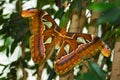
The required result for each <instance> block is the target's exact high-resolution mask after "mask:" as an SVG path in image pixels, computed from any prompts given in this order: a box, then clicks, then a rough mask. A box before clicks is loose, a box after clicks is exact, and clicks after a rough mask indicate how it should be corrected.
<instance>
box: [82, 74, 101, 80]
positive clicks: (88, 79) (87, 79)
mask: <svg viewBox="0 0 120 80" xmlns="http://www.w3.org/2000/svg"><path fill="white" fill-rule="evenodd" d="M80 79H81V80H100V79H98V78H97V76H95V74H94V73H92V72H87V73H84V74H82V75H81V77H80Z"/></svg>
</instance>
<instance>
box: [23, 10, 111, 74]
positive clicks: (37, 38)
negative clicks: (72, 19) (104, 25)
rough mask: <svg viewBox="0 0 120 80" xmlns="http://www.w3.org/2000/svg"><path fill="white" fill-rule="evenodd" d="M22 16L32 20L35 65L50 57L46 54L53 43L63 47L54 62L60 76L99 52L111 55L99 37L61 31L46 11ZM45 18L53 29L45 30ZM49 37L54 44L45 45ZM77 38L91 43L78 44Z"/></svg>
mask: <svg viewBox="0 0 120 80" xmlns="http://www.w3.org/2000/svg"><path fill="white" fill-rule="evenodd" d="M22 16H23V17H29V18H30V22H31V26H30V31H31V33H32V36H31V38H30V49H31V53H32V58H33V60H34V62H35V63H41V62H44V61H45V58H46V57H47V56H48V55H45V53H48V51H49V50H50V49H48V48H51V45H53V43H54V45H55V47H56V48H57V47H58V46H61V48H60V51H59V52H58V56H57V57H56V60H55V62H54V69H55V71H56V72H57V73H59V74H64V73H66V72H68V71H69V70H71V69H72V68H73V67H75V66H76V65H78V64H80V63H81V61H82V60H85V59H87V58H91V57H93V56H94V55H96V54H97V52H98V51H101V52H102V54H103V55H104V56H106V57H109V55H110V50H109V49H108V48H107V47H106V45H105V43H104V42H103V41H102V40H101V39H100V38H99V37H97V36H94V35H90V34H75V33H67V32H66V30H65V29H60V28H59V27H58V26H57V25H56V23H55V21H54V20H53V19H52V18H51V17H49V16H48V15H47V13H46V12H45V11H42V10H38V9H29V10H24V11H22ZM43 18H45V19H46V20H47V21H50V22H51V23H52V27H51V28H45V25H44V24H43V21H42V19H43ZM49 37H52V42H51V43H50V44H44V42H45V41H46V40H47V38H49ZM77 37H83V38H84V39H87V40H89V43H86V44H81V43H80V42H77ZM66 44H69V46H70V49H69V54H66V52H65V50H64V47H65V45H66ZM49 57H50V56H49ZM49 57H47V58H49Z"/></svg>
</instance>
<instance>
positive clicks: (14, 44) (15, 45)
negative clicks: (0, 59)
mask: <svg viewBox="0 0 120 80" xmlns="http://www.w3.org/2000/svg"><path fill="white" fill-rule="evenodd" d="M16 47H17V42H16V41H14V42H13V43H12V44H11V50H10V52H11V53H13V52H14V50H15V48H16Z"/></svg>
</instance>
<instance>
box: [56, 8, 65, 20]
mask: <svg viewBox="0 0 120 80" xmlns="http://www.w3.org/2000/svg"><path fill="white" fill-rule="evenodd" d="M63 14H64V8H60V9H59V10H58V11H57V12H56V14H55V16H54V18H55V19H56V18H59V19H60V18H61V17H62V15H63Z"/></svg>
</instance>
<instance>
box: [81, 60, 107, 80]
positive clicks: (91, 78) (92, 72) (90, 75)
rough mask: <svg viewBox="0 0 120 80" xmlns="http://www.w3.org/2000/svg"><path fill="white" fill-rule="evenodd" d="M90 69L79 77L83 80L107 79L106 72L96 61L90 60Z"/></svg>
mask: <svg viewBox="0 0 120 80" xmlns="http://www.w3.org/2000/svg"><path fill="white" fill-rule="evenodd" d="M88 69H89V71H88V72H86V73H84V74H82V75H81V76H80V77H79V78H80V79H81V80H105V74H104V73H103V71H102V70H101V69H100V67H99V66H98V65H97V64H96V63H94V62H88Z"/></svg>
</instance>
